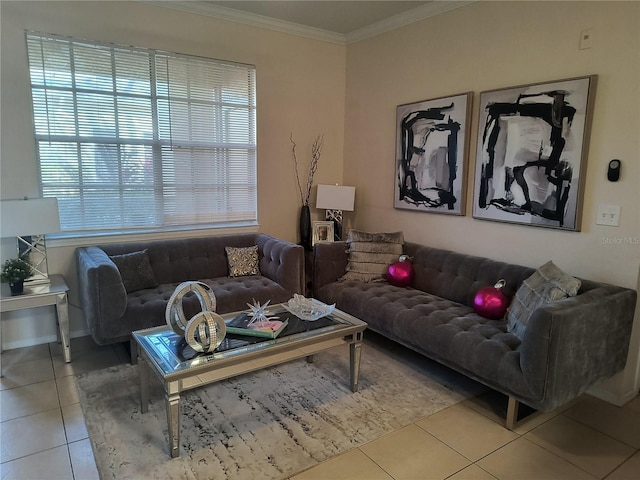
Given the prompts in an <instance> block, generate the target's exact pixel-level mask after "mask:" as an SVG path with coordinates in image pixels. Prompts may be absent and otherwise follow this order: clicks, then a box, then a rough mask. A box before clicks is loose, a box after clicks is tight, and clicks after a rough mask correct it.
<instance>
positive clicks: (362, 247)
mask: <svg viewBox="0 0 640 480" xmlns="http://www.w3.org/2000/svg"><path fill="white" fill-rule="evenodd" d="M347 244H348V246H349V248H348V250H347V252H348V263H347V273H345V274H344V275H343V276H342V277H341V278H340V280H353V281H357V282H381V281H383V280H384V279H385V277H386V274H387V269H388V268H389V265H391V264H392V263H393V262H396V261H398V257H399V256H400V255H402V246H403V245H404V235H403V234H402V232H393V233H368V232H360V231H357V230H351V231H349V235H348V237H347Z"/></svg>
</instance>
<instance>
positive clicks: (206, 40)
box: [0, 1, 346, 346]
mask: <svg viewBox="0 0 640 480" xmlns="http://www.w3.org/2000/svg"><path fill="white" fill-rule="evenodd" d="M0 16H1V22H2V23H1V28H0V30H1V77H0V84H1V85H0V87H1V90H0V95H1V97H0V100H1V107H2V110H1V122H2V123H1V132H0V133H1V147H0V156H1V164H0V173H1V180H0V181H1V184H0V189H1V190H0V194H1V197H2V198H3V199H11V198H22V197H23V196H25V195H26V196H29V197H37V196H39V193H38V177H37V166H36V157H35V145H34V140H33V126H32V119H31V107H30V91H29V76H28V75H29V73H28V67H27V56H26V44H25V36H24V35H25V30H35V31H41V32H46V33H55V34H61V35H69V36H75V37H80V38H87V39H94V40H99V41H106V42H114V43H122V44H126V45H136V46H142V47H149V48H156V49H163V50H168V51H172V52H179V53H186V54H192V55H199V56H203V57H211V58H219V59H224V60H231V61H236V62H242V63H249V64H254V65H256V67H257V99H258V121H257V124H258V220H259V223H260V226H259V229H260V231H262V232H265V233H268V234H272V235H275V236H278V237H281V238H284V239H287V240H290V241H294V242H295V241H297V222H298V215H299V210H300V201H299V195H298V189H297V187H296V182H295V174H294V168H293V160H292V158H291V144H290V141H289V138H290V135H292V134H293V138H294V139H295V141H296V143H297V144H298V158H299V160H300V162H301V165H302V166H303V167H304V168H305V171H306V168H307V167H308V164H309V161H310V158H311V157H310V149H311V143H312V142H313V139H314V137H315V136H316V135H318V134H324V139H325V141H324V149H323V153H322V157H321V160H320V164H319V168H318V171H317V173H316V177H315V178H316V184H317V183H335V182H341V181H342V154H343V149H344V123H343V120H344V105H345V88H346V83H345V82H346V81H345V62H346V47H344V46H341V45H336V44H331V43H326V42H321V41H317V40H310V39H306V38H301V37H298V36H293V35H287V34H283V33H277V32H273V31H270V30H265V29H260V28H255V27H250V26H245V25H240V24H237V23H232V22H227V21H224V20H219V19H215V18H212V17H207V16H201V15H193V14H189V13H184V12H180V11H176V10H171V9H167V8H161V7H156V6H152V5H144V4H142V3H136V2H120V1H119V2H93V1H90V2H77V1H71V2H28V1H23V2H5V1H3V2H2V3H1V9H0ZM303 180H304V179H303ZM312 199H313V201H315V193H313V194H312ZM312 210H313V209H312ZM313 215H314V217H317V216H318V215H319V213H318V212H315V211H313ZM207 233H211V232H206V231H205V232H201V233H199V234H201V235H202V234H207ZM214 233H215V232H214ZM95 241H97V240H96V239H88V240H87V239H85V240H84V242H90V243H94V242H95ZM102 241H104V239H103V240H102ZM2 245H3V248H2V251H3V252H10V253H5V254H3V255H2V257H3V258H4V257H6V256H7V255H8V256H13V255H14V253H13V250H11V246H10V245H8V244H7V240H3V242H2ZM55 245H56V246H55V248H53V249H49V250H50V255H52V258H51V261H50V270H52V271H53V272H55V273H62V274H64V275H65V277H66V278H67V281H68V283H69V284H70V286H71V313H72V325H71V329H72V331H74V332H81V331H82V330H84V329H85V328H86V327H85V325H84V321H83V319H82V317H81V315H80V311H79V309H78V308H77V299H76V298H75V293H74V290H75V289H74V286H75V282H76V279H75V276H76V274H75V263H74V260H73V252H74V249H75V246H76V245H77V244H76V243H71V244H69V242H67V243H66V244H62V246H61V242H59V241H58V242H56V243H55ZM50 310H51V309H39V310H34V311H32V312H27V313H15V314H14V313H12V314H8V315H6V316H5V320H4V321H3V332H4V336H3V342H4V344H5V345H14V346H17V345H21V344H23V343H30V342H32V341H33V340H34V339H43V338H44V339H46V338H49V337H50V336H51V335H54V334H55V329H54V324H53V322H52V321H40V320H41V317H42V316H45V315H51V312H50ZM25 317H27V318H25ZM30 317H37V319H36V320H34V321H40V322H39V323H38V324H35V323H33V324H29V321H28V319H29V318H30Z"/></svg>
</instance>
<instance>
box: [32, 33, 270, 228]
mask: <svg viewBox="0 0 640 480" xmlns="http://www.w3.org/2000/svg"><path fill="white" fill-rule="evenodd" d="M27 46H28V54H29V70H30V75H31V92H32V99H33V116H34V123H35V139H36V144H37V154H38V164H39V171H40V183H41V189H42V195H43V196H45V197H57V198H58V204H59V205H60V222H61V224H62V230H63V232H65V231H66V232H85V233H87V232H105V231H141V230H158V229H164V228H172V227H181V226H193V225H202V226H204V225H207V226H216V225H230V224H254V223H255V222H256V221H257V178H256V95H255V77H256V72H255V67H253V66H250V65H242V64H237V63H231V62H223V61H218V60H211V59H206V58H200V57H193V56H187V55H180V54H175V53H167V52H161V51H157V50H149V49H144V48H136V47H127V46H120V45H107V44H97V43H93V42H87V41H83V40H77V39H70V38H65V37H57V36H52V35H41V34H37V33H32V32H28V33H27Z"/></svg>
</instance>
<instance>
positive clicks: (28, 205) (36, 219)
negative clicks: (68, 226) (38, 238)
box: [0, 198, 60, 238]
mask: <svg viewBox="0 0 640 480" xmlns="http://www.w3.org/2000/svg"><path fill="white" fill-rule="evenodd" d="M0 204H1V207H2V208H1V210H0V215H1V217H0V222H1V224H0V236H1V237H2V238H7V237H18V236H26V235H36V234H43V233H55V232H59V231H60V214H59V212H58V199H57V198H34V199H30V200H2V201H1V202H0Z"/></svg>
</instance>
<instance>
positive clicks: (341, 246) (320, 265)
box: [313, 242, 348, 289]
mask: <svg viewBox="0 0 640 480" xmlns="http://www.w3.org/2000/svg"><path fill="white" fill-rule="evenodd" d="M347 263H348V256H347V242H333V243H316V244H315V245H314V246H313V288H314V289H319V288H320V287H322V286H323V285H327V284H329V283H333V282H335V281H337V280H338V279H339V278H340V277H342V276H343V275H344V274H345V273H347Z"/></svg>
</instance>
